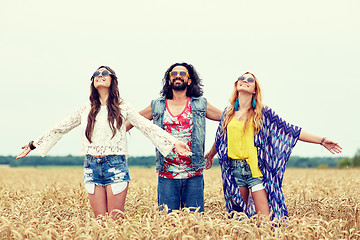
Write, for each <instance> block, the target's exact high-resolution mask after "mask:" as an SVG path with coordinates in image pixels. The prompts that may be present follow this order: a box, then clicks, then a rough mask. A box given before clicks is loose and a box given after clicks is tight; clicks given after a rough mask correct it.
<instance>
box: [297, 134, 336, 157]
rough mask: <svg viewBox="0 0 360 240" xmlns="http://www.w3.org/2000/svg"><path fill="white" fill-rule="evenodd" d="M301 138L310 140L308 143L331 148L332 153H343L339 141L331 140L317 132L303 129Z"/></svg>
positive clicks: (305, 140)
mask: <svg viewBox="0 0 360 240" xmlns="http://www.w3.org/2000/svg"><path fill="white" fill-rule="evenodd" d="M299 140H300V141H304V142H308V143H317V144H321V145H322V146H323V147H325V148H326V149H327V150H329V152H331V153H332V154H335V153H341V150H342V148H341V147H340V145H339V144H338V143H337V142H334V141H333V140H330V139H328V138H325V137H320V136H317V135H315V134H312V133H309V132H307V131H305V130H303V129H302V130H301V133H300V136H299Z"/></svg>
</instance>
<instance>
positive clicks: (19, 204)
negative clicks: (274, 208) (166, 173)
mask: <svg viewBox="0 0 360 240" xmlns="http://www.w3.org/2000/svg"><path fill="white" fill-rule="evenodd" d="M0 172H1V174H0V183H1V185H0V205H1V208H0V238H1V239H360V216H359V215H360V214H359V202H360V201H359V200H360V188H359V185H360V169H346V170H337V169H322V170H320V169H287V170H286V172H285V178H284V184H283V185H284V193H285V199H286V203H287V207H288V212H289V219H288V221H287V222H286V223H283V224H281V225H280V226H276V225H277V223H276V222H271V221H261V219H260V218H259V217H258V216H254V217H252V218H245V219H244V218H243V220H241V221H239V220H236V219H235V218H229V217H228V214H227V213H226V210H225V203H224V197H223V192H222V185H221V175H220V169H219V168H212V169H210V170H207V171H205V173H204V178H205V212H204V214H200V213H197V212H195V213H190V212H189V210H188V209H184V210H183V211H177V212H173V213H171V214H167V213H166V212H165V211H163V212H159V211H158V207H157V204H156V203H157V191H156V187H157V175H156V173H155V171H154V169H146V168H130V176H131V178H132V181H131V183H130V188H129V192H128V195H127V200H126V204H125V216H124V218H122V219H119V220H117V221H113V220H112V219H110V218H108V217H107V216H105V217H103V218H101V219H100V218H99V219H95V218H94V215H93V213H92V211H91V207H90V204H89V202H88V197H87V193H86V191H85V189H84V186H83V179H82V168H47V169H46V168H45V169H37V168H9V167H7V166H1V167H0ZM242 217H244V216H242Z"/></svg>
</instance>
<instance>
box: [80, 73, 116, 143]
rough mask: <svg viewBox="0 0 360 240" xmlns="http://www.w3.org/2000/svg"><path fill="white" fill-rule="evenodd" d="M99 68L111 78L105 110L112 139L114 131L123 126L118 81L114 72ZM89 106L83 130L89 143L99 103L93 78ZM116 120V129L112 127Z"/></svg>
mask: <svg viewBox="0 0 360 240" xmlns="http://www.w3.org/2000/svg"><path fill="white" fill-rule="evenodd" d="M100 68H105V69H106V70H108V71H109V72H110V76H111V84H110V87H109V97H108V100H107V103H106V106H107V109H108V122H109V126H110V129H111V131H112V133H113V135H112V137H111V138H113V137H114V136H115V134H116V129H120V128H121V125H122V124H123V116H122V114H121V109H120V104H121V103H122V100H121V98H120V94H119V89H118V80H117V77H116V74H115V72H114V70H112V69H111V68H110V67H108V66H101V67H99V68H98V69H97V70H99V69H100ZM89 99H90V104H91V109H90V112H89V115H88V121H87V126H86V130H85V136H86V138H87V139H88V140H89V142H90V143H91V142H92V141H91V137H92V134H93V131H94V125H95V119H96V115H97V114H98V113H99V110H100V106H101V102H100V97H99V92H98V90H97V89H96V88H95V86H94V77H91V85H90V97H89ZM115 120H116V127H115V126H114V123H115Z"/></svg>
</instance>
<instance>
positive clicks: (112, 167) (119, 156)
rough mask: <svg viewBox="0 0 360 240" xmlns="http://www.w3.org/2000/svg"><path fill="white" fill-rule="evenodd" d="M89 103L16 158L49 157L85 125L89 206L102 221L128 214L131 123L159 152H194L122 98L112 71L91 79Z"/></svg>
mask: <svg viewBox="0 0 360 240" xmlns="http://www.w3.org/2000/svg"><path fill="white" fill-rule="evenodd" d="M89 98H90V103H87V104H85V105H84V106H82V107H81V108H80V109H79V110H77V111H76V112H75V113H73V114H72V115H71V116H70V117H68V118H67V119H65V120H64V121H62V122H60V123H59V124H57V125H56V126H55V127H53V128H51V129H50V130H49V131H47V132H46V133H44V134H43V135H41V136H40V137H39V138H38V139H37V140H35V141H31V142H30V143H29V144H27V145H25V146H23V147H22V148H23V149H24V150H23V152H22V153H20V154H19V155H18V156H17V158H16V159H18V158H23V157H25V156H26V155H27V154H29V152H30V151H31V150H34V149H35V148H38V150H39V152H40V154H41V155H42V156H45V155H46V154H47V153H48V151H49V150H50V149H51V148H52V147H53V146H54V145H55V144H56V143H57V141H59V140H60V139H61V137H62V136H63V135H64V134H66V133H68V132H69V131H70V130H72V129H73V128H75V127H77V126H81V149H82V153H83V154H84V155H85V160H84V182H85V188H86V191H87V192H88V196H89V200H90V205H91V207H92V210H93V212H94V214H95V216H96V217H97V216H98V215H105V214H106V213H108V214H110V213H112V214H113V215H112V217H113V218H116V211H115V212H112V211H113V210H115V209H117V210H121V211H124V205H125V199H126V194H127V190H128V185H129V182H130V176H129V169H128V167H127V156H128V149H127V138H126V127H125V122H126V120H127V121H129V122H130V123H131V124H132V125H134V126H135V127H136V128H138V129H139V130H140V131H141V132H142V133H143V134H144V135H145V136H147V137H148V138H149V139H150V140H151V141H152V142H153V144H154V145H155V146H156V148H157V149H158V150H159V151H160V152H161V153H162V154H163V155H164V156H166V155H168V154H169V153H170V152H171V151H172V149H173V147H174V146H175V148H176V150H177V152H178V153H179V154H180V155H183V156H191V155H192V153H191V152H190V149H189V147H188V146H187V145H186V144H185V143H184V142H181V141H178V140H177V139H176V138H174V137H173V136H171V135H170V134H168V133H167V132H166V131H164V130H162V129H161V128H159V127H158V126H156V125H154V124H152V123H151V122H150V121H149V120H147V119H145V118H144V117H142V116H141V115H139V114H138V113H137V111H136V110H135V109H133V108H132V107H131V105H129V104H128V103H126V102H124V101H123V100H122V99H121V98H120V94H119V89H118V80H117V77H116V74H115V72H114V71H113V70H112V69H111V68H110V67H108V66H101V67H99V68H98V69H97V70H96V71H95V72H94V74H93V75H92V77H91V84H90V97H89Z"/></svg>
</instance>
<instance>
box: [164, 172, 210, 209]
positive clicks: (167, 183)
mask: <svg viewBox="0 0 360 240" xmlns="http://www.w3.org/2000/svg"><path fill="white" fill-rule="evenodd" d="M158 204H159V206H160V205H162V204H166V205H167V206H168V207H169V209H170V211H169V212H171V210H179V209H181V208H184V207H195V208H197V207H200V212H204V177H203V175H198V176H195V177H192V178H186V179H168V178H163V177H160V176H159V177H158ZM191 211H195V209H191Z"/></svg>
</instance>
